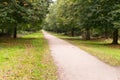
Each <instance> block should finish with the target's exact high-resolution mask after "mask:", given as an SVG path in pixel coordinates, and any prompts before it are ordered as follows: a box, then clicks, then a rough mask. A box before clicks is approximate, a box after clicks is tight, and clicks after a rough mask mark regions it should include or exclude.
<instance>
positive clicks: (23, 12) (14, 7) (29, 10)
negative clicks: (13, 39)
mask: <svg viewBox="0 0 120 80" xmlns="http://www.w3.org/2000/svg"><path fill="white" fill-rule="evenodd" d="M48 6H49V1H46V0H40V1H38V0H36V1H35V0H34V1H31V0H2V1H1V3H0V23H1V27H0V29H5V31H9V28H10V29H15V30H17V28H18V27H22V30H23V26H20V25H21V24H25V25H27V24H29V25H31V26H32V27H33V28H34V29H35V30H38V29H40V28H38V27H41V26H38V24H39V25H41V23H42V21H43V19H44V17H45V15H46V13H47V12H48V10H47V9H48ZM33 25H34V26H33ZM15 27H16V28H15ZM19 29H21V28H19ZM25 29H26V27H25ZM31 30H32V29H31ZM6 33H7V32H6ZM14 33H15V31H14Z"/></svg>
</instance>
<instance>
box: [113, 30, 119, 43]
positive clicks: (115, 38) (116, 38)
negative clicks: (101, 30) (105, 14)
mask: <svg viewBox="0 0 120 80" xmlns="http://www.w3.org/2000/svg"><path fill="white" fill-rule="evenodd" d="M112 44H118V29H114V31H113V42H112Z"/></svg>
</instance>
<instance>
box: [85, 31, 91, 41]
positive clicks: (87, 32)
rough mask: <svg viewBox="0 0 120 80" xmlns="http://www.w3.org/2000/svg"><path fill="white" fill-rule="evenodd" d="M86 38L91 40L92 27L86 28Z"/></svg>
mask: <svg viewBox="0 0 120 80" xmlns="http://www.w3.org/2000/svg"><path fill="white" fill-rule="evenodd" d="M85 40H90V29H86V31H85Z"/></svg>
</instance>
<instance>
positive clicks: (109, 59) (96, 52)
mask: <svg viewBox="0 0 120 80" xmlns="http://www.w3.org/2000/svg"><path fill="white" fill-rule="evenodd" d="M52 34H54V35H55V36H57V37H59V38H62V39H64V40H67V41H68V42H70V43H72V44H74V45H76V46H78V47H79V48H81V49H83V50H85V51H87V52H89V53H90V54H92V55H93V56H96V57H97V58H98V59H100V60H102V61H103V62H105V63H107V64H110V65H112V66H120V45H112V44H110V43H111V40H110V39H106V40H103V39H101V40H87V41H85V40H81V39H80V38H79V37H69V36H64V35H61V34H56V33H52Z"/></svg>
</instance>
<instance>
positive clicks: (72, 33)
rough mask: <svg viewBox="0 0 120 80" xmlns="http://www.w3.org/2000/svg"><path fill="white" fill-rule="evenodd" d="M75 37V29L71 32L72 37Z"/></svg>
mask: <svg viewBox="0 0 120 80" xmlns="http://www.w3.org/2000/svg"><path fill="white" fill-rule="evenodd" d="M74 35H75V33H74V29H72V30H71V36H72V37H73V36H74Z"/></svg>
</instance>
